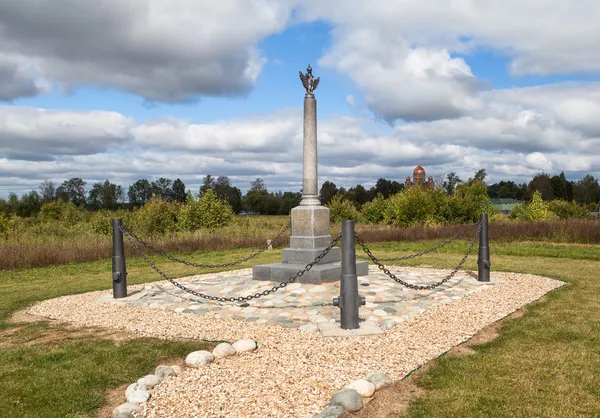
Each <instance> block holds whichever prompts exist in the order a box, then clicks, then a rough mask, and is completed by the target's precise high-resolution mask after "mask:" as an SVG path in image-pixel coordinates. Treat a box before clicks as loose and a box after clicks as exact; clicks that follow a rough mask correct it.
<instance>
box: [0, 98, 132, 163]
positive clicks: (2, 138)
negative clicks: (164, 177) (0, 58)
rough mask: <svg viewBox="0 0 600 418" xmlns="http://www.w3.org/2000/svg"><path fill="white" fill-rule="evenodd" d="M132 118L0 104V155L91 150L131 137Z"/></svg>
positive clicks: (36, 156) (30, 156)
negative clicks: (2, 105)
mask: <svg viewBox="0 0 600 418" xmlns="http://www.w3.org/2000/svg"><path fill="white" fill-rule="evenodd" d="M134 127H135V121H134V120H133V119H131V118H127V117H125V116H123V115H121V114H119V113H117V112H107V111H97V110H96V111H92V110H90V111H88V110H45V109H36V108H31V107H20V106H4V107H0V156H3V157H7V158H11V159H20V160H49V159H50V160H51V159H53V158H54V157H55V156H60V155H78V154H95V153H99V152H105V151H108V150H110V147H111V146H115V145H118V144H122V143H123V142H126V141H128V140H130V139H131V138H132V129H133V128H134Z"/></svg>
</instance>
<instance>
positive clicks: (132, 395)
mask: <svg viewBox="0 0 600 418" xmlns="http://www.w3.org/2000/svg"><path fill="white" fill-rule="evenodd" d="M125 399H126V400H127V402H128V403H144V402H146V401H147V400H148V399H150V392H148V391H147V390H145V389H140V388H139V386H138V384H137V383H133V384H131V385H129V387H128V388H127V390H126V391H125Z"/></svg>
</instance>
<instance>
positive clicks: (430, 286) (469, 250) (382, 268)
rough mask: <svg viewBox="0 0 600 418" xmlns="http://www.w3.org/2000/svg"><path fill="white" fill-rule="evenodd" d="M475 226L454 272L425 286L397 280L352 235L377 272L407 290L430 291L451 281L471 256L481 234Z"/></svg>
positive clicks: (358, 238) (360, 241)
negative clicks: (469, 242)
mask: <svg viewBox="0 0 600 418" xmlns="http://www.w3.org/2000/svg"><path fill="white" fill-rule="evenodd" d="M475 225H479V228H477V232H476V233H475V236H474V237H473V240H472V241H471V245H469V249H468V250H467V253H466V254H465V256H464V257H463V258H462V260H461V261H460V263H458V266H456V268H455V269H454V270H452V272H450V274H448V275H447V276H446V277H445V278H444V279H442V280H441V281H439V282H437V283H434V284H430V285H425V286H420V285H416V284H411V283H407V282H405V281H404V280H402V279H399V278H397V277H396V276H395V275H394V274H393V273H392V272H390V271H389V270H388V269H387V268H386V267H385V266H384V265H383V264H381V262H380V261H379V260H378V259H377V257H375V256H374V255H373V253H372V252H371V250H369V248H367V246H366V245H365V243H364V242H363V240H362V239H360V237H359V236H358V234H356V233H354V235H355V237H356V242H357V243H358V245H360V246H361V247H362V249H363V251H364V252H365V253H367V255H368V256H369V259H371V261H373V263H375V264H376V265H377V267H378V268H379V270H382V271H383V272H384V273H385V274H386V275H388V276H389V277H390V278H391V279H393V280H394V281H396V282H398V283H400V284H401V285H402V286H405V287H408V288H409V289H413V290H432V289H434V288H436V287H438V286H441V285H443V284H444V283H446V282H447V281H449V280H450V279H452V277H454V275H455V274H456V273H457V272H458V270H460V268H461V267H462V265H463V264H464V263H465V261H467V258H468V257H469V254H471V251H472V250H473V246H474V245H475V242H476V241H477V237H478V236H479V233H480V232H481V226H482V224H481V222H479V223H478V224H475Z"/></svg>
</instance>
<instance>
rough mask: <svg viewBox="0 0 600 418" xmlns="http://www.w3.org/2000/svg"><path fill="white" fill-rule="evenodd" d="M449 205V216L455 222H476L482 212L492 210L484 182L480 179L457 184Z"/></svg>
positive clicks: (491, 211)
mask: <svg viewBox="0 0 600 418" xmlns="http://www.w3.org/2000/svg"><path fill="white" fill-rule="evenodd" d="M450 207H451V211H452V215H451V216H450V217H451V219H452V221H453V222H456V223H468V222H477V221H479V216H480V215H481V214H482V213H488V214H490V213H493V212H494V209H493V207H492V204H491V202H490V198H489V196H488V194H487V190H486V187H485V184H483V183H482V182H480V181H474V182H472V183H471V184H468V183H466V184H460V185H458V186H457V187H456V191H455V192H454V196H452V198H451V199H450Z"/></svg>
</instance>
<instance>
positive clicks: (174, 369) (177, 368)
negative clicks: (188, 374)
mask: <svg viewBox="0 0 600 418" xmlns="http://www.w3.org/2000/svg"><path fill="white" fill-rule="evenodd" d="M171 368H172V369H173V371H174V372H175V375H176V376H179V373H181V367H180V366H176V365H175V366H171Z"/></svg>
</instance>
